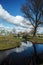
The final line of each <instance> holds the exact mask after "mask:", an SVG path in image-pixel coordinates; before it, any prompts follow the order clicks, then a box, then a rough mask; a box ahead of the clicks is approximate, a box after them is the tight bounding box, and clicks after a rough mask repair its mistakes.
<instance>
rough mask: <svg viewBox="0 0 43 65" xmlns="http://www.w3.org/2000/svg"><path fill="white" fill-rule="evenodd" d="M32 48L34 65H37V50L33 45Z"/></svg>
mask: <svg viewBox="0 0 43 65" xmlns="http://www.w3.org/2000/svg"><path fill="white" fill-rule="evenodd" d="M33 48H34V65H37V50H36V46H35V44H33Z"/></svg>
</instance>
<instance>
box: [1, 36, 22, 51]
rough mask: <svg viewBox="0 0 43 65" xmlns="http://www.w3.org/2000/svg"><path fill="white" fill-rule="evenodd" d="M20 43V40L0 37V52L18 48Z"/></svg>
mask: <svg viewBox="0 0 43 65" xmlns="http://www.w3.org/2000/svg"><path fill="white" fill-rule="evenodd" d="M21 41H22V40H21V39H20V38H17V37H13V36H12V37H11V36H0V50H6V49H10V48H15V47H19V46H20V42H21Z"/></svg>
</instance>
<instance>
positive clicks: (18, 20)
mask: <svg viewBox="0 0 43 65" xmlns="http://www.w3.org/2000/svg"><path fill="white" fill-rule="evenodd" d="M0 17H1V18H2V19H5V20H6V21H7V22H10V23H13V24H16V25H18V26H21V27H28V25H27V23H26V21H25V20H24V17H22V16H12V15H11V14H9V13H8V12H7V11H6V10H5V9H4V8H3V7H2V5H0Z"/></svg>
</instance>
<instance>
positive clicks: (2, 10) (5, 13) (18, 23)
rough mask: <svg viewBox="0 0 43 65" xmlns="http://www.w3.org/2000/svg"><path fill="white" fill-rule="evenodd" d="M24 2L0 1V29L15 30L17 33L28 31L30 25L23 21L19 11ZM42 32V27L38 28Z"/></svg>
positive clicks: (23, 0)
mask: <svg viewBox="0 0 43 65" xmlns="http://www.w3.org/2000/svg"><path fill="white" fill-rule="evenodd" d="M23 3H25V0H0V27H5V28H7V29H8V28H9V29H12V28H15V29H17V31H30V29H31V28H32V25H31V26H30V25H27V23H28V24H30V22H29V21H27V20H25V18H24V17H23V13H22V11H21V6H22V4H23ZM40 29H41V31H40V32H43V31H42V30H43V27H41V28H40Z"/></svg>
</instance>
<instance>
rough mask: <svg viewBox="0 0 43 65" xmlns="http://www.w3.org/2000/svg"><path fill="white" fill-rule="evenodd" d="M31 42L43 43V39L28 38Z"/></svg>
mask: <svg viewBox="0 0 43 65" xmlns="http://www.w3.org/2000/svg"><path fill="white" fill-rule="evenodd" d="M28 40H29V41H32V42H33V43H43V38H41V37H34V38H33V37H28Z"/></svg>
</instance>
